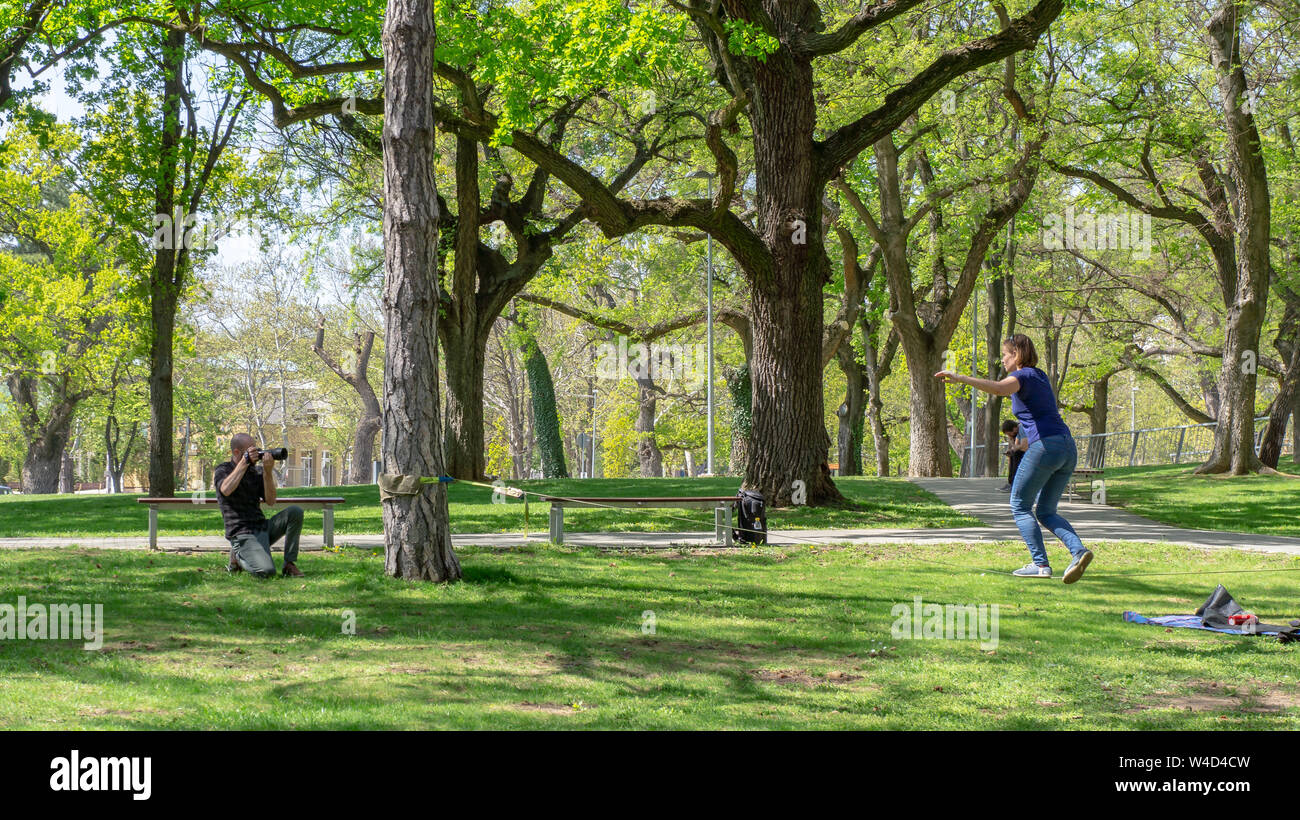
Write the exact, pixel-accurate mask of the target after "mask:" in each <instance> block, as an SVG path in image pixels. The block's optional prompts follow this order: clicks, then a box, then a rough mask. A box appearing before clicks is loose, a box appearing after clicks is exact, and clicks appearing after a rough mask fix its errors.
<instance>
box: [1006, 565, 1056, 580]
mask: <svg viewBox="0 0 1300 820" xmlns="http://www.w3.org/2000/svg"><path fill="white" fill-rule="evenodd" d="M1011 574H1012V575H1015V576H1018V577H1020V578H1051V577H1052V568H1051V567H1040V566H1038V564H1025V565H1024V566H1023V567H1021V568H1020V569H1018V570H1015V571H1014V572H1012V573H1011Z"/></svg>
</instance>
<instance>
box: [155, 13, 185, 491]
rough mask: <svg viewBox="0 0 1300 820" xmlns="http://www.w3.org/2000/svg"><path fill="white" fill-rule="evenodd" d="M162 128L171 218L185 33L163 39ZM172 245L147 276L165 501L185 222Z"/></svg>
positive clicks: (160, 178)
mask: <svg viewBox="0 0 1300 820" xmlns="http://www.w3.org/2000/svg"><path fill="white" fill-rule="evenodd" d="M162 57H163V63H164V65H165V71H166V72H167V74H166V78H165V79H164V81H163V98H162V106H163V108H162V125H161V127H160V128H159V132H160V138H159V149H158V175H157V178H156V179H155V180H154V185H155V192H154V213H155V214H157V215H159V216H163V217H165V218H167V219H172V218H174V216H175V215H176V213H177V211H176V176H177V169H178V167H179V165H180V152H181V120H180V111H181V96H182V94H183V92H184V82H185V80H184V70H185V32H183V31H171V32H169V33H168V34H167V35H166V37H165V40H164V46H163V54H162ZM171 236H172V239H173V240H176V239H180V240H182V241H172V242H167V243H164V247H161V248H157V249H155V252H154V264H153V269H152V270H151V271H150V273H149V310H150V313H151V318H152V323H151V325H150V330H151V331H152V334H151V336H150V340H149V494H150V495H152V496H155V497H160V498H166V497H170V496H172V495H175V494H176V471H175V469H174V468H173V465H174V462H175V453H174V452H173V450H174V443H173V441H172V432H173V430H172V427H173V422H174V418H173V411H174V397H173V386H172V357H173V352H172V351H173V343H174V339H175V336H176V306H177V302H178V301H179V299H180V288H179V287H177V267H178V266H179V265H180V264H182V261H181V260H182V252H183V250H184V247H183V240H184V237H185V228H184V221H182V223H181V225H175V224H173V225H172V230H171Z"/></svg>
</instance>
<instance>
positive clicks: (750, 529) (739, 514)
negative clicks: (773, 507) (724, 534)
mask: <svg viewBox="0 0 1300 820" xmlns="http://www.w3.org/2000/svg"><path fill="white" fill-rule="evenodd" d="M736 526H737V527H738V528H739V529H734V530H732V531H731V537H732V538H734V539H735V540H737V541H744V542H746V543H748V544H766V543H767V512H766V509H765V507H764V503H763V494H762V493H760V492H758V491H757V490H741V491H740V492H739V493H737V494H736Z"/></svg>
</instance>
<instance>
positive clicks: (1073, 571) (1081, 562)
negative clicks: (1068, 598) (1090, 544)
mask: <svg viewBox="0 0 1300 820" xmlns="http://www.w3.org/2000/svg"><path fill="white" fill-rule="evenodd" d="M1091 563H1092V550H1084V551H1083V552H1081V553H1079V554H1078V555H1076V556H1074V560H1073V561H1071V562H1070V565H1069V566H1068V567H1066V568H1065V574H1064V575H1062V576H1061V580H1062V581H1064V582H1065V583H1067V584H1073V583H1074V582H1075V581H1077V580H1079V579H1080V578H1082V577H1083V571H1084V570H1085V569H1087V568H1088V565H1089V564H1091Z"/></svg>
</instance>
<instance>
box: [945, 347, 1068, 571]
mask: <svg viewBox="0 0 1300 820" xmlns="http://www.w3.org/2000/svg"><path fill="white" fill-rule="evenodd" d="M1037 365H1038V353H1037V352H1036V351H1035V350H1034V343H1033V342H1032V341H1030V340H1029V337H1028V336H1026V335H1024V334H1023V333H1017V334H1016V335H1014V336H1012V337H1011V338H1009V339H1007V340H1006V341H1004V342H1002V368H1003V370H1005V371H1006V372H1007V376H1006V378H1004V379H1002V380H1001V381H996V382H995V381H990V380H989V379H976V378H973V377H971V376H963V375H961V374H959V373H951V372H949V371H947V370H943V371H940V372H938V373H935V374H934V375H935V377H936V378H939V379H942V380H943V381H944V382H947V383H949V384H969V385H970V386H971V387H974V388H976V389H977V390H983V391H984V392H985V393H991V394H992V395H994V396H1010V397H1011V410H1012V412H1013V413H1015V416H1016V418H1017V419H1019V420H1020V429H1021V430H1023V431H1024V432H1025V434H1026V435H1027V436H1028V437H1029V449H1028V450H1026V451H1025V455H1024V458H1023V459H1022V460H1021V462H1020V467H1019V469H1017V470H1016V478H1015V481H1014V482H1013V483H1012V485H1011V512H1012V513H1013V514H1014V515H1015V517H1016V526H1017V527H1019V528H1020V535H1021V536H1022V537H1024V539H1025V543H1026V544H1028V545H1029V557H1030V558H1031V559H1032V560H1031V561H1030V563H1029V564H1027V565H1025V566H1024V567H1022V568H1020V569H1018V570H1016V571H1015V572H1013V573H1012V574H1013V575H1018V576H1020V577H1022V578H1051V577H1052V566H1051V564H1049V563H1048V561H1047V548H1046V547H1045V546H1043V531H1042V530H1041V529H1040V528H1039V526H1038V524H1039V522H1042V524H1043V525H1044V526H1046V527H1047V528H1048V529H1050V530H1051V531H1052V532H1054V533H1056V537H1057V538H1059V539H1061V543H1063V544H1065V546H1066V547H1068V548H1069V550H1070V555H1071V556H1072V557H1071V559H1070V566H1068V567H1066V569H1065V575H1064V576H1063V578H1062V580H1064V581H1065V583H1067V584H1073V583H1074V582H1075V581H1077V580H1079V578H1080V577H1081V576H1082V575H1083V571H1084V570H1085V569H1087V568H1088V564H1089V563H1090V562H1091V561H1092V551H1091V550H1089V549H1087V548H1086V547H1084V546H1083V542H1082V541H1080V540H1079V535H1078V533H1076V532H1075V531H1074V527H1072V526H1070V522H1069V521H1066V520H1065V519H1064V518H1062V517H1061V515H1060V514H1059V513H1058V512H1057V511H1056V505H1057V504H1058V503H1059V502H1060V500H1061V493H1062V492H1064V491H1065V485H1066V484H1067V483H1069V481H1070V476H1071V475H1072V474H1073V473H1074V465H1075V462H1076V461H1077V460H1078V457H1079V456H1078V451H1077V450H1076V449H1075V447H1074V437H1073V436H1071V435H1070V428H1069V427H1066V426H1065V422H1064V421H1062V420H1061V414H1060V412H1059V411H1058V410H1057V409H1056V395H1055V394H1054V393H1053V392H1052V384H1051V382H1049V381H1048V380H1047V374H1046V373H1044V372H1043V371H1041V370H1039V369H1038V367H1037ZM1035 499H1037V503H1036V506H1035V509H1034V510H1032V511H1031V510H1030V505H1031V504H1034V503H1035ZM1035 512H1036V513H1037V515H1038V517H1037V519H1035V518H1034V514H1035Z"/></svg>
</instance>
